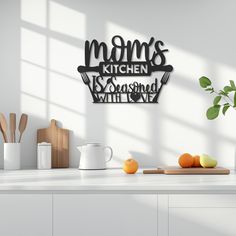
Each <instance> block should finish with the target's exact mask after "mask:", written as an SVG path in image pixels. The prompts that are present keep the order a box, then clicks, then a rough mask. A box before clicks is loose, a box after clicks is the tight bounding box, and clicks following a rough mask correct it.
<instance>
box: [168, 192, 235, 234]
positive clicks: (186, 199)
mask: <svg viewBox="0 0 236 236" xmlns="http://www.w3.org/2000/svg"><path fill="white" fill-rule="evenodd" d="M235 219H236V195H233V194H226V195H221V194H218V195H217V194H216V195H210V194H206V195H201V194H188V195H182V194H180V195H169V236H189V235H191V236H199V235H201V236H235V235H236V223H235Z"/></svg>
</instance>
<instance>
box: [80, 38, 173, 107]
mask: <svg viewBox="0 0 236 236" xmlns="http://www.w3.org/2000/svg"><path fill="white" fill-rule="evenodd" d="M111 45H112V48H111V49H110V50H109V49H108V47H107V45H106V44H105V43H104V42H101V43H99V42H98V41H97V40H92V41H91V42H89V41H86V42H85V65H84V66H82V65H81V66H79V67H78V71H79V73H80V74H81V77H82V80H83V82H84V84H85V85H87V86H88V88H89V90H90V93H91V95H92V98H93V102H94V103H158V98H159V95H160V92H161V90H162V87H163V85H165V84H166V83H167V81H168V80H169V77H170V72H172V71H173V67H172V66H171V65H166V58H165V55H164V53H165V52H167V51H168V49H162V47H163V46H164V43H163V42H162V41H160V40H157V41H155V39H154V38H153V37H151V38H150V40H149V41H148V42H142V43H140V41H138V40H134V41H133V42H131V41H130V40H128V41H127V42H125V40H124V39H123V38H122V37H121V36H119V35H116V36H114V37H113V38H112V40H111ZM143 53H144V56H143ZM100 57H101V58H100ZM91 59H93V60H99V61H98V63H97V65H95V66H91ZM154 72H160V75H161V79H160V82H159V80H158V79H157V78H153V79H152V78H151V82H150V80H148V83H144V82H141V80H139V79H140V77H141V76H142V77H144V78H146V76H148V77H150V76H151V75H152V74H153V73H154ZM156 75H157V73H156ZM133 77H134V78H136V77H137V78H136V79H137V81H135V80H133V79H131V78H133Z"/></svg>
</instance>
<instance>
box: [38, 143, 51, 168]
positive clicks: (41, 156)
mask: <svg viewBox="0 0 236 236" xmlns="http://www.w3.org/2000/svg"><path fill="white" fill-rule="evenodd" d="M51 153H52V145H51V143H45V142H43V143H38V153H37V168H38V169H51V167H52V156H51Z"/></svg>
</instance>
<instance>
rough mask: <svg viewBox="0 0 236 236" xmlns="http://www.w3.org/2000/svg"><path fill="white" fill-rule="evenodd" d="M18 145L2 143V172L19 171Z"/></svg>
mask: <svg viewBox="0 0 236 236" xmlns="http://www.w3.org/2000/svg"><path fill="white" fill-rule="evenodd" d="M20 146H21V145H20V143H4V170H19V169H20V152H21V151H20V150H21V148H20Z"/></svg>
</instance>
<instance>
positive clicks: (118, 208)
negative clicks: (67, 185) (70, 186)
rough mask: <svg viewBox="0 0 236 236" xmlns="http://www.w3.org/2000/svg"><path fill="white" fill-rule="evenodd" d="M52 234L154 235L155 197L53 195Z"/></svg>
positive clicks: (155, 225) (61, 235) (75, 235)
mask: <svg viewBox="0 0 236 236" xmlns="http://www.w3.org/2000/svg"><path fill="white" fill-rule="evenodd" d="M53 219H54V220H53V232H54V236H65V235H70V236H78V235H83V236H94V235H102V236H111V235H112V236H121V235H129V236H143V235H149V236H156V235H157V196H156V195H136V194H135V195H133V194H121V195H118V194H81V195H78V194H61V195H60V194H56V195H54V197H53Z"/></svg>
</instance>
